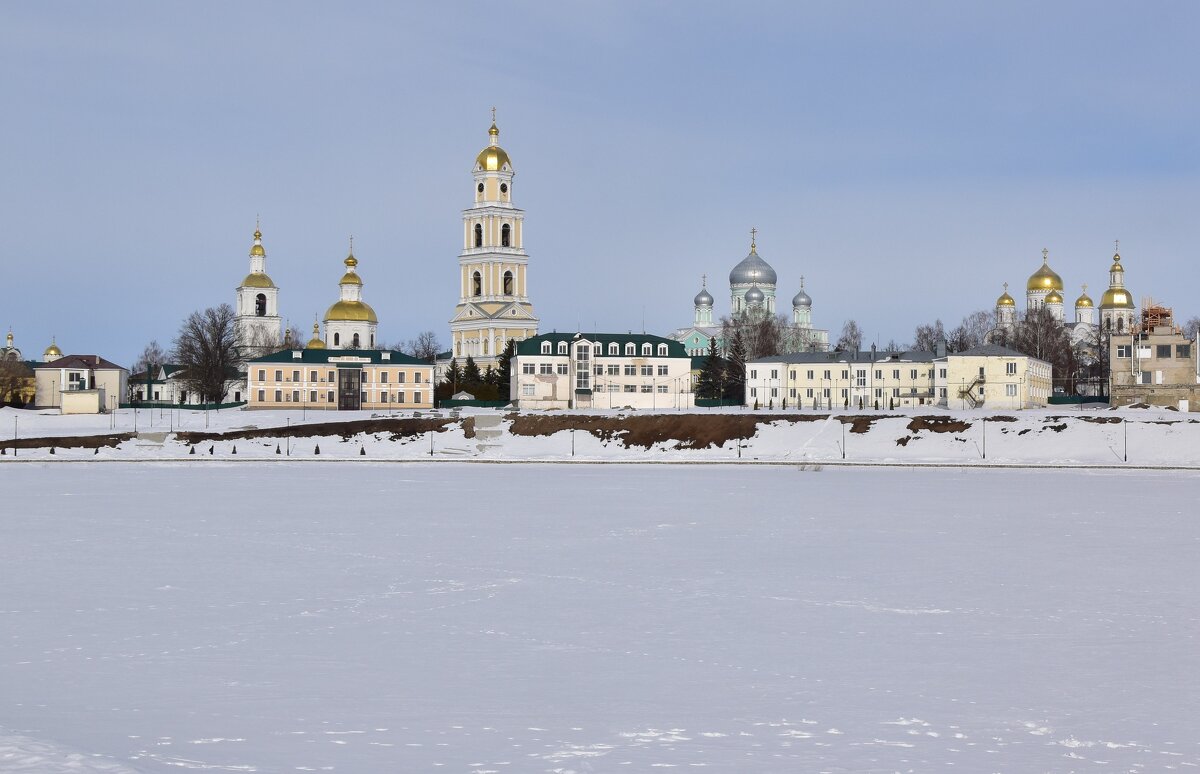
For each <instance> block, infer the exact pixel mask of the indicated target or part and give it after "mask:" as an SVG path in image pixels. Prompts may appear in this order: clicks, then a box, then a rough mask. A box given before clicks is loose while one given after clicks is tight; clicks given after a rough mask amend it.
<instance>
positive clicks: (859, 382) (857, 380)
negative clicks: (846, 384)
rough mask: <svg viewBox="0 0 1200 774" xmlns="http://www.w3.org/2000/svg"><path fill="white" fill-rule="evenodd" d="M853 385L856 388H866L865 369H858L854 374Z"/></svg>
mask: <svg viewBox="0 0 1200 774" xmlns="http://www.w3.org/2000/svg"><path fill="white" fill-rule="evenodd" d="M854 385H855V386H856V387H866V386H867V369H865V368H860V369H858V371H857V372H856V374H855V377H854Z"/></svg>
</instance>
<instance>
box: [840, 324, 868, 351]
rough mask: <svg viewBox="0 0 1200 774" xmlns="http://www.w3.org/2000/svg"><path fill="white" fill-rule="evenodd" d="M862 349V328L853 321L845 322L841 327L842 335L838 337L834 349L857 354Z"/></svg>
mask: <svg viewBox="0 0 1200 774" xmlns="http://www.w3.org/2000/svg"><path fill="white" fill-rule="evenodd" d="M861 347H862V328H860V327H858V323H857V322H856V321H854V320H847V321H846V323H845V324H844V325H843V326H842V335H841V336H839V337H838V340H837V345H836V346H835V347H834V349H836V350H839V351H842V352H857V351H858V350H859V349H860V348H861Z"/></svg>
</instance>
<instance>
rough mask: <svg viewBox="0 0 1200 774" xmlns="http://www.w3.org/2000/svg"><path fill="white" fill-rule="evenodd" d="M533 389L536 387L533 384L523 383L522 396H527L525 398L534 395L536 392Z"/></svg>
mask: <svg viewBox="0 0 1200 774" xmlns="http://www.w3.org/2000/svg"><path fill="white" fill-rule="evenodd" d="M533 389H534V386H533V385H532V384H522V385H521V396H522V397H525V398H530V397H533V394H534V393H533Z"/></svg>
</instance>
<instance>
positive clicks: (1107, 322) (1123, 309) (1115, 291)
mask: <svg viewBox="0 0 1200 774" xmlns="http://www.w3.org/2000/svg"><path fill="white" fill-rule="evenodd" d="M1118 247H1119V245H1118ZM1112 261H1113V262H1112V266H1111V267H1109V270H1108V290H1106V291H1105V292H1104V295H1103V296H1101V298H1100V320H1099V322H1097V320H1096V309H1095V302H1093V301H1092V298H1091V297H1090V296H1089V295H1088V294H1087V285H1083V288H1082V289H1083V292H1082V293H1080V295H1079V297H1078V298H1077V299H1075V314H1074V317H1073V318H1072V319H1070V320H1068V319H1067V318H1066V310H1065V308H1064V306H1065V304H1064V299H1063V289H1064V287H1063V280H1062V277H1060V276H1059V275H1058V273H1057V272H1055V271H1054V270H1053V269H1051V268H1050V251H1049V250H1042V265H1041V267H1040V268H1038V270H1037V271H1035V272H1034V273H1033V274H1031V275H1030V276H1029V280H1028V281H1027V282H1026V283H1025V313H1026V314H1029V313H1031V312H1036V311H1037V310H1039V309H1043V308H1044V309H1046V310H1048V311H1049V312H1050V314H1051V315H1052V316H1053V317H1054V319H1056V320H1058V321H1059V322H1060V323H1062V324H1063V325H1064V326H1065V327H1066V328H1067V329H1068V330H1069V331H1070V332H1071V341H1072V343H1075V344H1078V343H1080V342H1084V343H1088V342H1091V343H1093V344H1094V343H1095V341H1096V333H1097V332H1098V331H1099V330H1100V329H1103V330H1104V331H1106V332H1112V333H1126V332H1128V331H1130V330H1131V329H1132V327H1133V323H1134V313H1135V309H1134V304H1133V296H1132V294H1131V293H1130V292H1129V290H1128V288H1126V287H1125V268H1124V267H1123V266H1122V265H1121V254H1120V252H1119V251H1115V252H1114V253H1113V258H1112ZM1097 325H1099V328H1098V327H1097ZM1016 327H1017V302H1016V299H1014V298H1013V297H1012V296H1011V295H1010V294H1009V292H1008V283H1007V282H1006V283H1004V292H1003V293H1002V294H1001V295H1000V297H999V298H998V299H996V326H995V328H994V329H993V331H992V333H991V334H990V336H989V338H991V339H992V340H996V339H1000V338H1007V337H1008V336H1009V335H1011V334H1012V333H1013V332H1014V331H1015V330H1016Z"/></svg>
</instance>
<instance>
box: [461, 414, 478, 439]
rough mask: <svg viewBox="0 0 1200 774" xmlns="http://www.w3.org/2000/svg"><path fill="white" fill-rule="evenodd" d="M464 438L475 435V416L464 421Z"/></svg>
mask: <svg viewBox="0 0 1200 774" xmlns="http://www.w3.org/2000/svg"><path fill="white" fill-rule="evenodd" d="M462 429H463V438H467V439H471V438H474V437H475V417H467V418H466V419H464V420H463V421H462Z"/></svg>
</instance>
